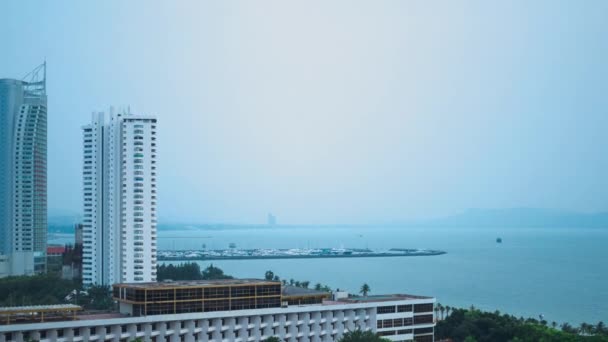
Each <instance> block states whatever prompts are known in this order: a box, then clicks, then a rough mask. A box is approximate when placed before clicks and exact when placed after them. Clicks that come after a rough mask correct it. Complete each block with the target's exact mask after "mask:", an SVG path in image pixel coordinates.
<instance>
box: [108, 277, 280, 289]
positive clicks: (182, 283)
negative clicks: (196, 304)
mask: <svg viewBox="0 0 608 342" xmlns="http://www.w3.org/2000/svg"><path fill="white" fill-rule="evenodd" d="M222 285H228V286H229V285H281V282H280V281H272V280H265V279H218V280H176V281H160V282H149V283H120V284H114V286H116V287H128V288H136V289H162V288H175V287H205V286H222Z"/></svg>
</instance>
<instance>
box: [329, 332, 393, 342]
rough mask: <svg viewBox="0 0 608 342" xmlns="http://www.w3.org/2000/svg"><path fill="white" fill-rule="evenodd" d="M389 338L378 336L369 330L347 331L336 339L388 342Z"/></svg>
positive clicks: (339, 341)
mask: <svg viewBox="0 0 608 342" xmlns="http://www.w3.org/2000/svg"><path fill="white" fill-rule="evenodd" d="M388 341H390V340H388V339H386V338H383V337H380V336H379V335H378V334H375V333H373V332H371V331H361V330H355V331H349V332H347V333H346V334H344V335H342V337H341V338H340V339H339V340H338V342H388Z"/></svg>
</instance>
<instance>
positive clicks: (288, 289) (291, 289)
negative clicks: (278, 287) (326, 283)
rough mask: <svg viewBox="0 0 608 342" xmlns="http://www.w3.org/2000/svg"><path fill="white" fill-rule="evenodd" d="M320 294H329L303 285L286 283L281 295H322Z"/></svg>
mask: <svg viewBox="0 0 608 342" xmlns="http://www.w3.org/2000/svg"><path fill="white" fill-rule="evenodd" d="M322 295H327V296H329V295H331V293H329V292H325V291H317V290H314V289H306V288H303V287H297V286H291V285H286V286H284V287H283V296H286V297H291V296H322Z"/></svg>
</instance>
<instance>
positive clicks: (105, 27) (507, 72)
mask: <svg viewBox="0 0 608 342" xmlns="http://www.w3.org/2000/svg"><path fill="white" fill-rule="evenodd" d="M606 18H608V1H603V0H599V1H591V0H586V1H555V0H550V1H540V0H539V1H529V0H525V1H502V2H499V1H441V2H440V1H437V2H435V1H426V0H425V1H365V2H363V1H361V2H358V1H325V0H324V1H301V2H292V1H241V2H238V1H215V2H203V1H191V2H187V1H157V2H155V1H98V2H95V3H92V2H88V1H71V2H66V1H35V2H34V1H31V2H30V1H3V2H1V3H0V39H1V40H0V77H14V78H20V77H22V76H23V75H25V74H26V73H27V72H28V71H29V70H30V69H32V68H34V67H35V66H36V65H38V64H40V63H41V62H42V61H43V60H44V58H46V60H47V63H48V95H49V207H50V208H54V209H61V210H66V211H72V212H80V211H81V198H82V195H81V159H82V146H81V131H80V127H81V126H82V125H83V124H86V123H87V122H89V120H90V113H91V112H92V111H93V110H106V109H107V108H108V107H109V106H111V105H114V106H117V107H120V106H126V105H130V106H131V109H132V111H133V112H135V113H143V114H154V115H156V116H157V117H158V119H159V133H158V134H159V163H160V165H159V177H158V178H159V179H158V183H159V197H160V200H159V215H160V217H161V219H162V218H165V219H168V218H171V219H180V220H184V221H186V220H193V221H199V222H250V223H257V222H264V221H265V219H266V214H267V213H268V212H272V213H274V214H275V215H276V216H277V217H278V220H279V222H282V223H334V222H349V223H370V222H388V221H399V220H407V219H412V218H414V219H415V218H423V217H435V216H441V215H446V214H451V213H454V212H458V211H460V210H463V209H466V208H471V207H476V208H486V207H488V208H490V207H492V208H502V207H520V206H527V207H544V208H561V209H570V210H577V211H598V210H608V201H607V194H608V153H607V151H606V149H607V147H608V84H607V83H608V20H607V19H606Z"/></svg>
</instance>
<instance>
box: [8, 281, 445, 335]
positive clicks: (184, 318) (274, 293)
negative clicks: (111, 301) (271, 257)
mask: <svg viewBox="0 0 608 342" xmlns="http://www.w3.org/2000/svg"><path fill="white" fill-rule="evenodd" d="M114 298H115V300H116V301H118V303H119V306H120V313H116V314H113V315H106V316H103V315H96V316H95V315H92V316H87V315H79V316H77V319H76V320H63V321H57V322H33V323H22V324H21V323H19V322H17V321H15V319H18V316H15V315H13V316H12V318H11V317H2V310H1V308H0V319H9V320H11V319H12V323H11V325H4V326H3V325H0V342H8V341H16V342H22V341H27V340H28V339H35V340H39V341H41V342H55V341H58V342H63V341H77V342H78V341H132V340H134V339H136V338H140V339H141V340H143V341H154V342H158V341H163V342H165V341H170V342H177V341H186V342H190V341H203V342H229V341H235V342H246V341H264V340H266V339H268V338H269V337H272V336H275V337H278V338H279V339H280V340H282V341H288V342H317V341H318V342H321V341H337V340H338V339H339V338H340V337H341V336H342V335H343V334H344V333H346V332H348V331H355V330H362V331H372V332H375V333H378V334H379V335H381V336H383V337H385V338H387V339H389V340H391V341H416V342H433V341H434V326H435V324H434V322H435V317H434V310H433V308H434V303H435V299H434V298H431V297H422V296H412V295H382V296H366V297H351V296H348V295H347V294H346V293H344V292H336V293H333V294H332V295H331V298H330V294H329V293H324V292H318V291H313V290H307V289H300V288H293V287H289V286H288V287H282V286H281V283H279V282H272V281H264V280H255V279H241V280H226V281H197V282H169V283H140V284H116V285H114ZM67 309H69V310H74V309H73V308H67ZM28 317H31V315H30V316H28Z"/></svg>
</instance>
